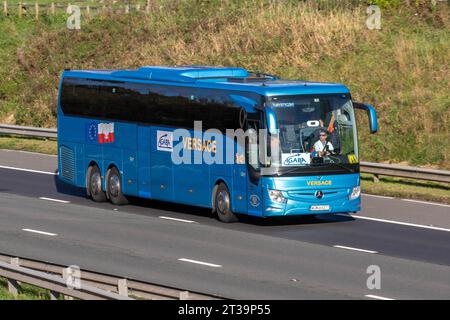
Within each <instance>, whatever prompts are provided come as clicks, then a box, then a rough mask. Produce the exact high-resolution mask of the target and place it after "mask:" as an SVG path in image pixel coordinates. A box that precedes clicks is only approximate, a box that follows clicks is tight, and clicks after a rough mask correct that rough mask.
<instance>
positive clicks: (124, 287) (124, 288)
mask: <svg viewBox="0 0 450 320" xmlns="http://www.w3.org/2000/svg"><path fill="white" fill-rule="evenodd" d="M117 288H118V289H119V294H120V295H121V296H125V297H128V283H127V279H119V280H118V281H117Z"/></svg>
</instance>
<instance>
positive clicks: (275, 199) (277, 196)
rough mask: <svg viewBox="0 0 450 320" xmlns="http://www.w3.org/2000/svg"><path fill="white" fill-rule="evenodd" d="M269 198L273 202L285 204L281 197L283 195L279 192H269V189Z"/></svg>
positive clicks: (283, 198) (284, 199)
mask: <svg viewBox="0 0 450 320" xmlns="http://www.w3.org/2000/svg"><path fill="white" fill-rule="evenodd" d="M269 197H270V200H272V201H273V202H279V203H285V202H286V198H285V197H283V193H282V192H281V191H280V190H270V189H269Z"/></svg>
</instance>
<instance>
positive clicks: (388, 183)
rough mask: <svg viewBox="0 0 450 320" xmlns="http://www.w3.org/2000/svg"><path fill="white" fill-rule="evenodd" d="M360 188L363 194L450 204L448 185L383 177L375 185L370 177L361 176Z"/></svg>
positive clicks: (449, 187)
mask: <svg viewBox="0 0 450 320" xmlns="http://www.w3.org/2000/svg"><path fill="white" fill-rule="evenodd" d="M361 188H362V191H363V192H364V193H370V194H376V195H382V196H390V197H396V198H404V199H418V200H425V201H433V202H441V203H446V204H450V184H448V183H439V182H428V181H421V180H414V179H405V178H395V177H384V176H383V177H380V182H377V183H375V182H373V176H372V175H370V174H361Z"/></svg>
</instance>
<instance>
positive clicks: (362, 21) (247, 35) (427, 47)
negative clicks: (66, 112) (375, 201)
mask: <svg viewBox="0 0 450 320" xmlns="http://www.w3.org/2000/svg"><path fill="white" fill-rule="evenodd" d="M134 2H136V1H134ZM373 2H377V3H378V4H380V5H382V6H383V9H382V16H381V23H382V26H381V30H369V29H368V28H367V27H366V20H367V17H368V14H367V13H366V9H367V2H366V1H356V0H355V1H350V0H349V1H339V2H335V1H293V0H280V1H268V0H267V1H257V0H245V1H244V0H232V1H218V0H210V1H200V0H185V1H183V0H171V1H162V0H161V1H157V0H152V1H151V4H152V7H151V10H150V13H149V14H144V13H132V14H128V15H125V14H99V15H97V16H95V17H94V18H92V19H87V18H86V17H85V16H83V15H82V28H81V30H79V31H73V30H68V29H67V28H66V17H67V15H64V14H59V15H56V16H50V17H46V16H43V17H42V18H41V19H40V20H39V21H38V22H36V21H34V20H32V18H30V17H28V18H27V17H23V18H21V19H19V18H17V17H14V16H10V17H1V18H0V30H1V32H0V59H1V60H2V64H1V66H0V79H1V82H0V122H8V123H17V124H24V125H35V126H47V127H51V126H55V125H56V114H55V109H56V99H57V91H58V85H59V75H60V73H61V71H62V70H63V69H64V68H73V69H90V68H93V69H101V68H135V67H139V66H142V65H182V64H207V65H229V66H242V67H244V68H247V69H250V70H260V71H265V72H269V73H274V74H277V75H279V76H281V77H283V78H290V79H306V80H314V81H327V82H340V83H344V84H346V85H347V86H348V87H349V88H350V90H351V92H352V94H353V98H354V100H357V101H363V102H368V103H371V104H373V105H374V106H375V107H376V108H377V110H378V113H379V120H380V132H379V133H378V134H377V135H375V136H370V135H369V134H368V130H367V121H366V119H365V115H360V125H359V135H360V138H361V149H362V152H361V153H362V158H363V160H366V161H378V162H381V161H392V162H405V163H409V164H411V165H431V166H435V167H441V168H446V169H449V168H450V158H449V153H448V152H447V150H446V146H448V138H449V136H450V134H449V127H450V94H449V92H450V90H449V89H450V83H449V74H450V70H449V69H450V68H449V61H450V19H449V8H448V5H447V4H446V3H445V2H438V4H437V5H435V6H434V5H432V4H431V1H425V0H420V1H415V0H414V1H410V2H411V3H412V4H411V5H406V4H405V3H404V2H403V1H390V0H389V1H388V0H375V1H373Z"/></svg>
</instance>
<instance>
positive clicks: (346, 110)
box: [266, 94, 359, 175]
mask: <svg viewBox="0 0 450 320" xmlns="http://www.w3.org/2000/svg"><path fill="white" fill-rule="evenodd" d="M266 107H268V108H271V109H272V110H273V111H274V113H275V115H276V121H277V126H278V130H276V131H277V133H275V134H271V135H270V143H271V147H270V150H271V166H272V167H273V168H276V173H277V174H278V175H282V174H283V173H293V172H294V173H295V172H297V173H301V172H314V173H319V172H327V171H343V172H355V171H356V170H357V169H358V162H359V157H358V146H357V133H356V125H355V115H354V112H353V105H352V102H351V99H350V95H349V94H333V95H301V96H300V95H292V96H274V97H268V98H267V100H266Z"/></svg>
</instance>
